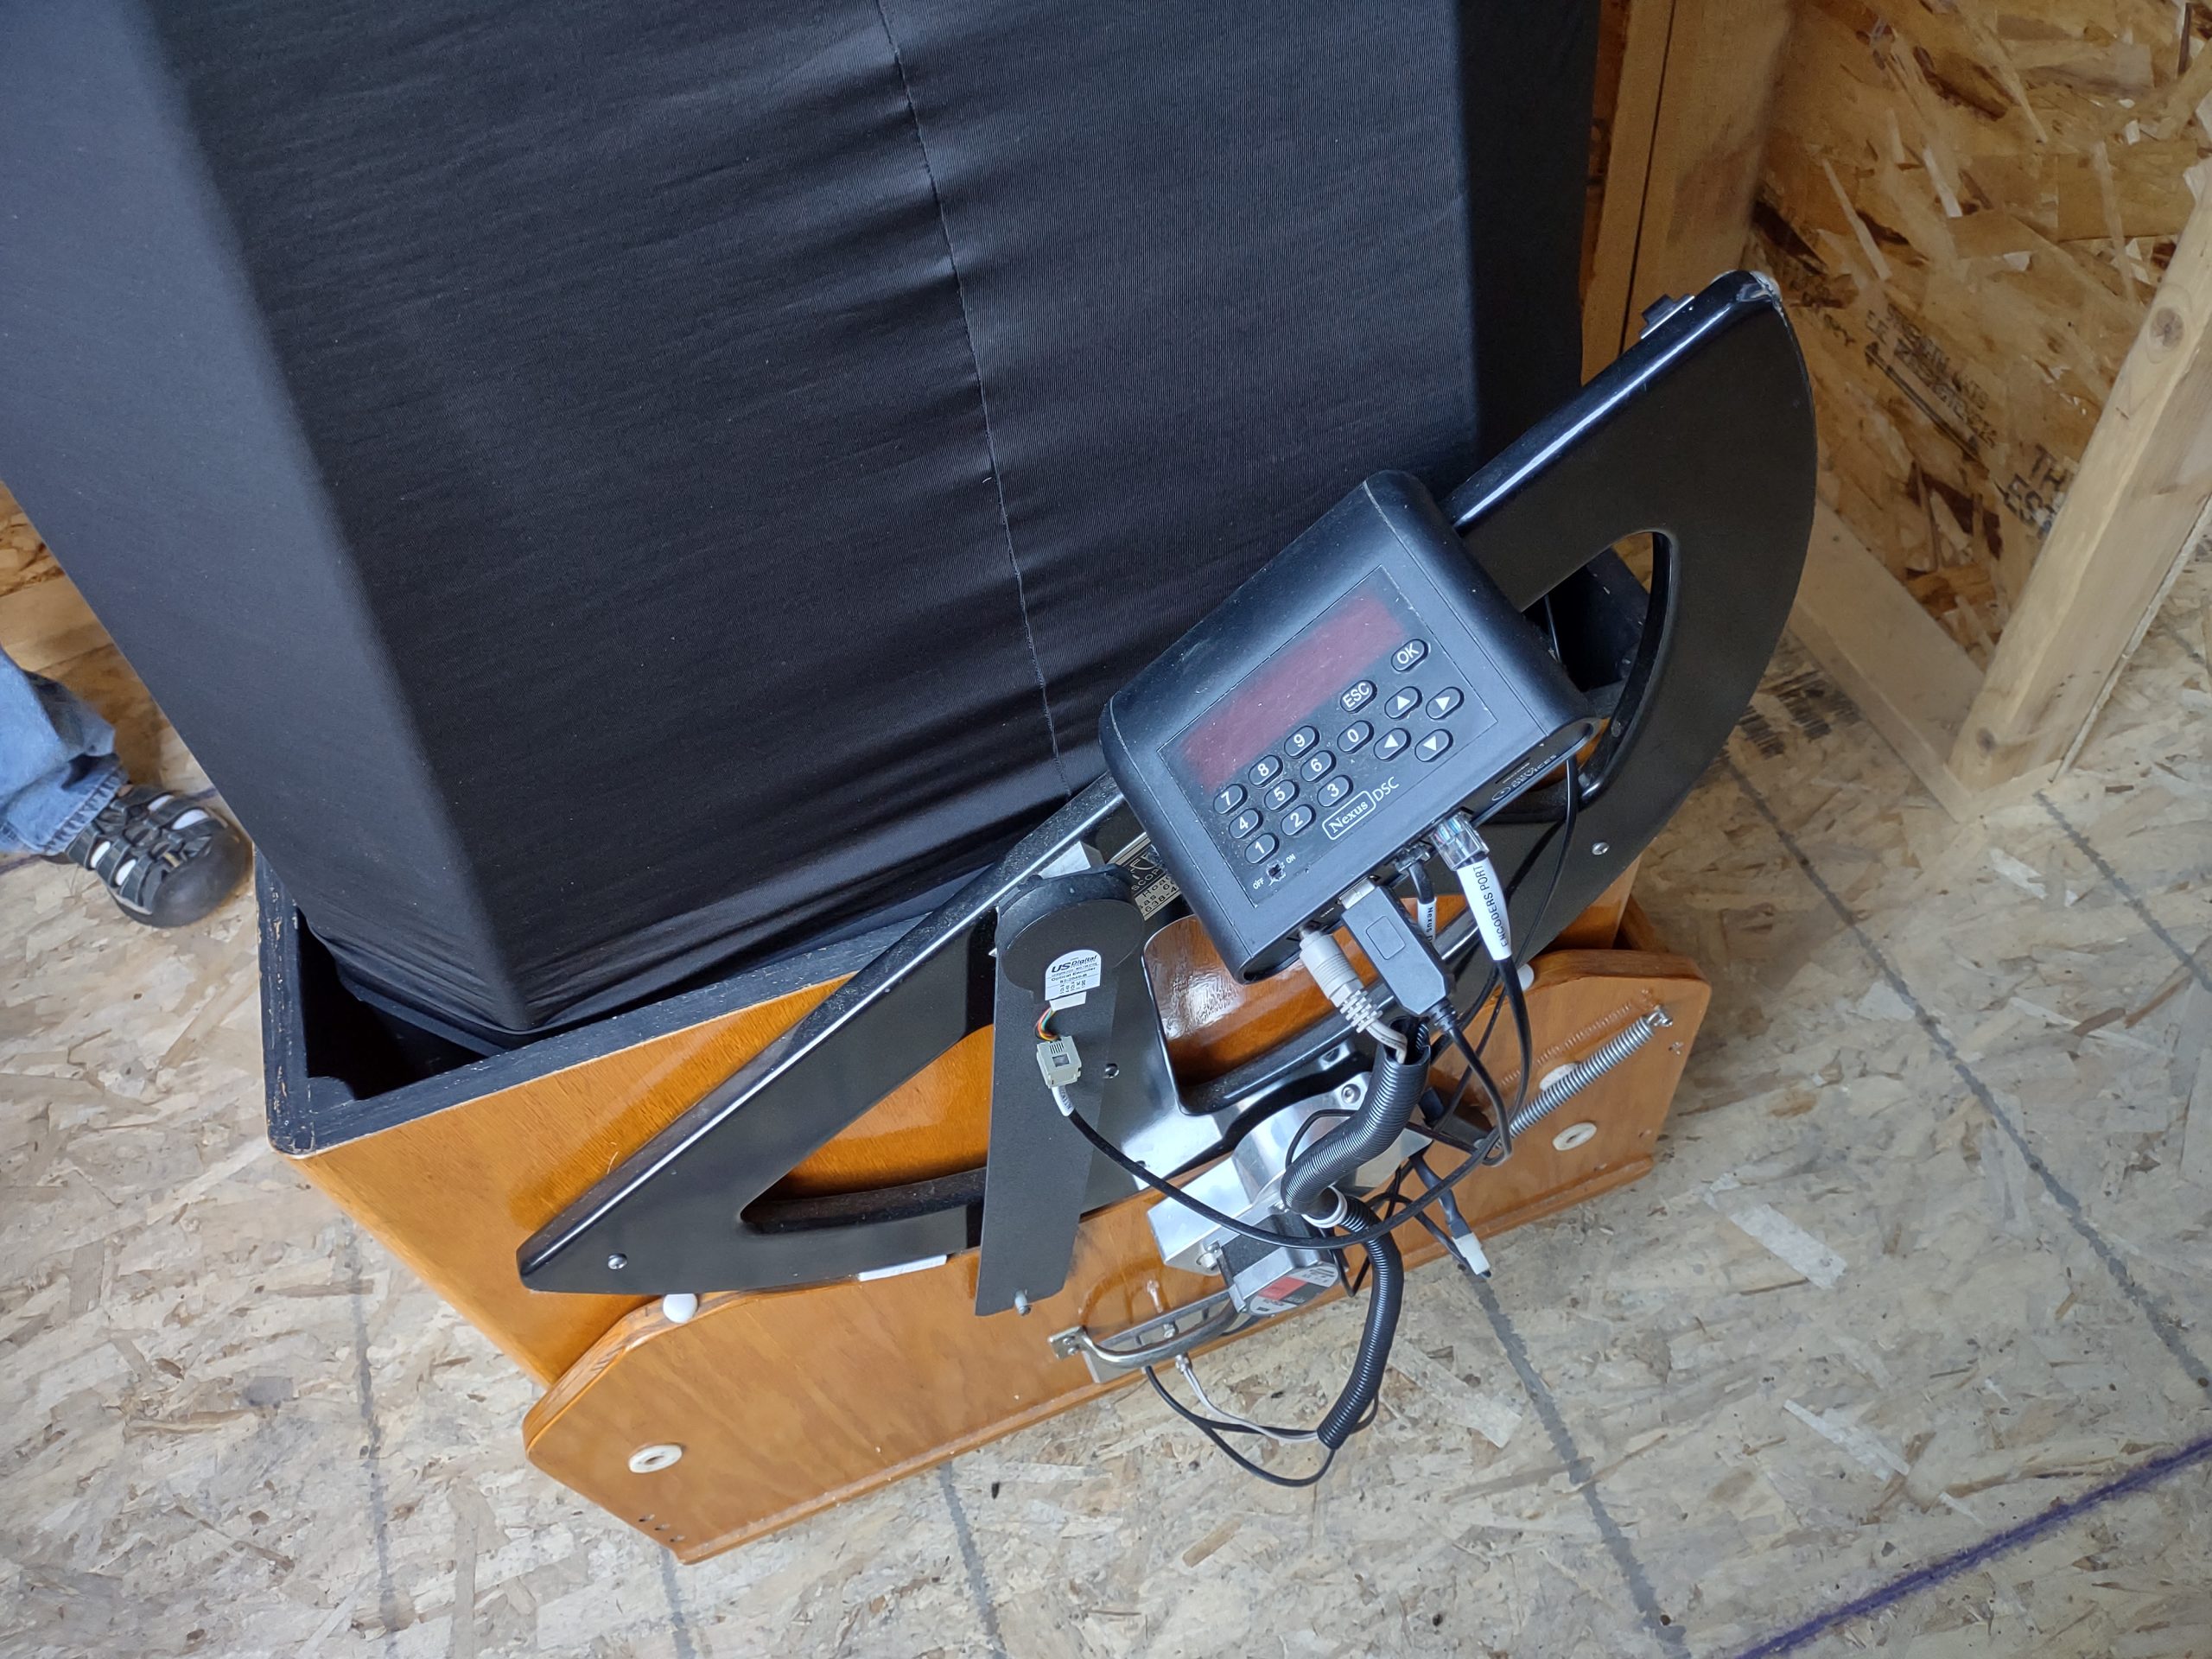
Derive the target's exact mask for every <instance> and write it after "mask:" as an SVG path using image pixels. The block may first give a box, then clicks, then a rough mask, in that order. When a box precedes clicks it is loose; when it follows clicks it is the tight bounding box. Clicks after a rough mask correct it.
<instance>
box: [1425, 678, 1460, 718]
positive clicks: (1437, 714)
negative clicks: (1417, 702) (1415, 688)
mask: <svg viewBox="0 0 2212 1659" xmlns="http://www.w3.org/2000/svg"><path fill="white" fill-rule="evenodd" d="M1466 700H1467V698H1466V694H1465V692H1463V691H1461V690H1459V687H1458V686H1456V685H1447V686H1446V687H1445V688H1444V690H1441V691H1440V692H1438V693H1437V694H1436V695H1435V696H1433V697H1431V698H1430V699H1429V700H1428V717H1429V718H1430V719H1431V720H1441V719H1443V718H1444V716H1445V715H1448V714H1450V713H1451V712H1452V710H1453V709H1457V708H1458V707H1459V705H1460V704H1461V703H1463V702H1465V701H1466Z"/></svg>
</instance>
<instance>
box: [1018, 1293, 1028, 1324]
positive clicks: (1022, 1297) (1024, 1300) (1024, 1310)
mask: <svg viewBox="0 0 2212 1659" xmlns="http://www.w3.org/2000/svg"><path fill="white" fill-rule="evenodd" d="M1014 1313H1016V1314H1018V1315H1020V1316H1021V1317H1023V1318H1025V1319H1026V1318H1027V1316H1028V1313H1029V1293H1028V1292H1027V1291H1026V1290H1017V1291H1015V1292H1014Z"/></svg>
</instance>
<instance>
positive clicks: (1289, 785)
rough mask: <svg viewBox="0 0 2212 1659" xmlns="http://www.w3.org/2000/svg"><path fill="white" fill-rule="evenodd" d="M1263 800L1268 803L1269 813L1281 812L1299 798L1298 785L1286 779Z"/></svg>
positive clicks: (1269, 791)
mask: <svg viewBox="0 0 2212 1659" xmlns="http://www.w3.org/2000/svg"><path fill="white" fill-rule="evenodd" d="M1297 798H1298V785H1296V784H1294V783H1293V782H1291V780H1290V779H1287V778H1285V779H1281V781H1279V782H1278V783H1276V784H1275V785H1274V787H1273V788H1271V789H1269V790H1268V792H1267V793H1266V794H1265V795H1264V796H1262V800H1264V801H1266V802H1267V804H1268V810H1269V811H1271V812H1280V811H1281V810H1282V809H1283V808H1284V807H1286V806H1288V805H1289V804H1291V803H1292V802H1293V801H1294V800H1296V799H1297Z"/></svg>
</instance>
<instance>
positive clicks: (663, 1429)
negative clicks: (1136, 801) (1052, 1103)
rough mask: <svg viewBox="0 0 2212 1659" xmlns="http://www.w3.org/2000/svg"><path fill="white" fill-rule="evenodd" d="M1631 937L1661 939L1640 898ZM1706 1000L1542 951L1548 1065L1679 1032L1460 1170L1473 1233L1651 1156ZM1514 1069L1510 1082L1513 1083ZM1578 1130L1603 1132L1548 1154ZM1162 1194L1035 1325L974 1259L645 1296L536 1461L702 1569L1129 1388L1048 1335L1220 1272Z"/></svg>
mask: <svg viewBox="0 0 2212 1659" xmlns="http://www.w3.org/2000/svg"><path fill="white" fill-rule="evenodd" d="M1625 931H1626V932H1627V935H1628V938H1629V939H1630V942H1631V943H1643V944H1649V943H1651V941H1649V938H1648V931H1647V930H1646V929H1645V928H1644V927H1643V925H1642V923H1641V918H1640V917H1639V916H1638V915H1637V913H1636V912H1634V910H1633V908H1632V907H1631V908H1630V912H1629V916H1628V918H1627V927H1626V930H1625ZM1706 1000H1707V988H1706V986H1705V983H1704V982H1703V980H1702V979H1701V978H1700V977H1699V976H1698V974H1697V970H1696V969H1695V968H1694V966H1693V965H1692V964H1691V963H1688V961H1687V960H1685V959H1683V958H1681V957H1671V956H1668V955H1665V954H1663V953H1660V952H1657V951H1655V950H1563V951H1555V952H1553V953H1551V954H1549V955H1548V956H1546V957H1542V958H1541V959H1540V960H1539V963H1538V964H1537V975H1536V980H1535V984H1534V985H1533V986H1532V987H1531V988H1530V993H1529V1003H1530V1013H1531V1016H1532V1019H1533V1020H1534V1023H1535V1034H1536V1041H1537V1048H1538V1056H1537V1060H1536V1065H1535V1071H1536V1075H1537V1076H1539V1077H1541V1076H1542V1075H1544V1074H1545V1073H1546V1072H1548V1071H1550V1070H1552V1069H1553V1068H1554V1067H1555V1066H1557V1065H1561V1064H1563V1063H1566V1062H1567V1061H1570V1060H1573V1059H1579V1058H1583V1057H1584V1056H1586V1055H1587V1054H1588V1053H1590V1052H1592V1050H1593V1049H1595V1048H1596V1047H1598V1046H1599V1045H1601V1044H1602V1043H1604V1042H1605V1041H1606V1040H1607V1039H1609V1038H1611V1036H1613V1035H1614V1034H1615V1033H1618V1032H1619V1031H1620V1030H1621V1029H1622V1028H1623V1027H1624V1026H1625V1025H1627V1024H1628V1023H1629V1022H1630V1020H1634V1019H1636V1018H1637V1017H1638V1016H1640V1015H1641V1014H1644V1013H1646V1012H1648V1011H1649V1009H1651V1008H1653V1007H1661V1006H1663V1007H1666V1009H1667V1010H1668V1013H1669V1016H1670V1017H1671V1018H1672V1019H1673V1020H1674V1021H1675V1025H1674V1027H1673V1029H1672V1030H1670V1031H1669V1032H1666V1033H1663V1037H1664V1040H1655V1041H1652V1042H1650V1043H1649V1044H1647V1045H1646V1046H1644V1047H1643V1049H1641V1050H1640V1051H1638V1052H1637V1053H1636V1054H1635V1055H1634V1056H1633V1057H1632V1058H1630V1059H1629V1060H1627V1061H1626V1062H1625V1063H1624V1064H1623V1065H1621V1066H1619V1067H1618V1069H1617V1070H1616V1071H1612V1072H1611V1073H1610V1074H1608V1075H1607V1076H1606V1077H1604V1078H1602V1079H1600V1080H1599V1082H1597V1083H1596V1084H1592V1086H1591V1087H1590V1088H1589V1089H1588V1090H1586V1091H1585V1092H1584V1093H1583V1094H1582V1095H1580V1096H1577V1097H1576V1098H1575V1099H1574V1100H1573V1102H1572V1103H1569V1104H1567V1106H1565V1107H1563V1108H1562V1109H1561V1110H1560V1114H1559V1115H1558V1117H1557V1118H1556V1119H1555V1120H1554V1121H1553V1122H1549V1123H1548V1124H1547V1125H1546V1128H1545V1132H1543V1133H1539V1134H1532V1135H1529V1136H1528V1137H1527V1138H1526V1139H1525V1140H1524V1141H1523V1142H1522V1146H1521V1147H1520V1149H1519V1150H1518V1151H1517V1152H1516V1155H1515V1157H1514V1159H1513V1160H1512V1161H1511V1162H1510V1163H1508V1164H1507V1165H1505V1166H1503V1167H1501V1168H1499V1169H1497V1170H1496V1171H1491V1172H1486V1173H1484V1174H1482V1175H1480V1176H1478V1177H1475V1178H1471V1179H1470V1180H1469V1182H1468V1183H1467V1185H1465V1187H1464V1188H1463V1189H1462V1192H1463V1195H1464V1196H1463V1198H1462V1200H1461V1202H1462V1206H1463V1208H1464V1209H1465V1211H1466V1213H1467V1215H1468V1217H1469V1219H1470V1221H1471V1223H1472V1224H1473V1225H1474V1226H1475V1227H1476V1229H1477V1230H1478V1231H1479V1232H1483V1233H1496V1232H1498V1231H1502V1230H1505V1229H1508V1228H1510V1227H1515V1226H1518V1225H1520V1224H1523V1223H1525V1222H1529V1221H1534V1220H1536V1219H1538V1218H1540V1217H1543V1216H1547V1215H1550V1214H1553V1213H1554V1212H1555V1211H1559V1210H1561V1209H1564V1208H1566V1207H1567V1206H1569V1205H1573V1204H1577V1203H1580V1202H1581V1201H1582V1200H1584V1199H1586V1198H1593V1197H1595V1196H1597V1195H1598V1194H1599V1193H1601V1192H1606V1191H1609V1190H1611V1188H1613V1187H1616V1186H1618V1185H1622V1184H1624V1183H1625V1182H1627V1181H1630V1180H1634V1179H1637V1177H1638V1176H1640V1175H1642V1174H1643V1173H1645V1172H1646V1171H1648V1170H1649V1168H1650V1167H1651V1159H1652V1146H1653V1143H1654V1141H1656V1137H1657V1135H1658V1131H1659V1128H1660V1125H1661V1124H1662V1122H1663V1121H1664V1119H1665V1116H1666V1112H1667V1108H1668V1105H1669V1102H1670V1101H1671V1100H1672V1097H1673V1095H1674V1090H1675V1082H1676V1080H1677V1078H1678V1077H1680V1075H1681V1067H1682V1065H1683V1062H1684V1059H1685V1058H1686V1055H1687V1052H1688V1046H1689V1044H1690V1041H1691V1039H1692V1038H1693V1037H1694V1033H1695V1032H1696V1030H1697V1027H1698V1023H1699V1021H1700V1020H1701V1019H1702V1017H1703V1014H1704V1011H1705V1005H1706ZM1516 1075H1517V1073H1516V1072H1515V1071H1508V1073H1507V1074H1506V1075H1504V1076H1502V1077H1500V1079H1499V1080H1500V1082H1501V1084H1503V1085H1504V1086H1506V1087H1507V1088H1509V1089H1510V1087H1512V1084H1513V1078H1514V1077H1515V1076H1516ZM1573 1122H1590V1123H1592V1124H1594V1125H1595V1126H1596V1128H1597V1133H1596V1134H1595V1135H1593V1136H1592V1138H1591V1139H1590V1140H1588V1141H1586V1142H1584V1143H1583V1144H1582V1145H1580V1146H1578V1147H1572V1148H1570V1149H1567V1150H1561V1149H1560V1148H1558V1147H1555V1146H1554V1144H1553V1142H1552V1135H1553V1134H1554V1133H1556V1131H1557V1130H1558V1129H1559V1128H1563V1127H1565V1126H1566V1125H1567V1124H1568V1123H1573ZM1437 1162H1438V1166H1439V1167H1440V1168H1448V1167H1449V1166H1450V1160H1444V1159H1440V1160H1437ZM1153 1202H1154V1200H1153V1199H1151V1198H1131V1199H1129V1200H1128V1201H1127V1202H1126V1203H1123V1204H1120V1205H1115V1206H1114V1207H1112V1208H1111V1209H1109V1210H1107V1211H1103V1212H1101V1213H1100V1214H1098V1215H1096V1216H1094V1217H1091V1218H1090V1220H1089V1221H1088V1222H1086V1223H1085V1224H1084V1228H1083V1231H1082V1234H1081V1236H1080V1238H1079V1239H1078V1242H1077V1257H1076V1262H1075V1264H1074V1267H1073V1268H1072V1270H1071V1273H1070V1274H1069V1277H1068V1282H1067V1286H1066V1287H1065V1289H1064V1290H1063V1291H1062V1292H1061V1293H1060V1294H1058V1295H1057V1296H1054V1297H1052V1298H1051V1299H1050V1300H1046V1301H1043V1302H1040V1303H1039V1304H1038V1306H1036V1307H1035V1308H1034V1309H1033V1310H1032V1312H1031V1313H1030V1314H1029V1316H1028V1317H1027V1318H1026V1319H1025V1318H1020V1317H1017V1316H1015V1315H1014V1314H1011V1313H1007V1314H1001V1315H997V1316H995V1317H994V1318H991V1319H976V1318H975V1317H974V1314H973V1312H972V1307H973V1299H974V1294H975V1262H974V1258H973V1257H972V1256H969V1257H965V1258H961V1259H957V1260H955V1261H954V1262H950V1263H948V1264H946V1265H944V1266H943V1267H939V1268H931V1269H928V1270H925V1271H922V1272H918V1273H913V1274H904V1275H901V1276H899V1277H896V1278H891V1279H885V1280H878V1281H872V1282H868V1283H847V1284H839V1285H832V1286H825V1287H818V1288H815V1289H810V1290H799V1291H789V1292H781V1293H775V1294H730V1295H722V1296H715V1297H709V1298H708V1299H707V1300H705V1301H704V1302H703V1303H702V1305H701V1306H700V1309H699V1311H698V1313H696V1316H695V1317H694V1318H693V1319H690V1321H688V1322H687V1323H684V1324H683V1325H676V1324H672V1323H671V1322H670V1321H668V1320H667V1319H664V1317H663V1316H662V1314H661V1313H660V1311H659V1308H658V1306H649V1307H642V1308H639V1309H638V1310H637V1311H635V1312H633V1313H630V1314H629V1315H628V1316H627V1317H626V1318H624V1319H621V1320H620V1321H619V1322H618V1323H617V1324H616V1325H614V1326H613V1328H612V1329H610V1330H609V1331H608V1332H607V1333H606V1335H605V1336H604V1337H602V1338H601V1339H600V1340H599V1341H598V1342H597V1343H595V1344H593V1346H592V1348H591V1350H590V1351H588V1353H586V1354H585V1355H584V1356H583V1357H582V1359H580V1360H579V1361H578V1362H577V1363H576V1364H575V1366H574V1367H572V1368H571V1369H570V1370H569V1372H568V1374H567V1375H565V1376H563V1378H562V1379H561V1380H560V1382H559V1383H557V1384H556V1386H555V1387H554V1389H552V1391H551V1392H550V1394H548V1395H546V1397H545V1398H544V1399H543V1401H541V1402H539V1403H538V1405H537V1407H536V1408H534V1409H533V1410H532V1411H531V1414H530V1415H529V1418H528V1419H527V1421H526V1422H525V1425H524V1440H525V1443H526V1445H527V1446H528V1448H529V1452H530V1456H531V1461H532V1462H534V1463H536V1464H537V1465H538V1466H539V1467H540V1468H541V1469H543V1470H544V1471H546V1472H548V1473H549V1474H551V1475H553V1476H554V1477H555V1478H557V1479H559V1480H561V1481H563V1483H564V1484H568V1485H569V1486H570V1487H572V1488H574V1489H575V1491H578V1492H580V1493H582V1495H583V1496H585V1497H588V1498H590V1499H592V1501H593V1502H594V1503H599V1504H600V1505H601V1507H603V1508H605V1509H607V1510H609V1511H610V1512H612V1513H613V1514H614V1515H616V1516H620V1518H622V1519H623V1520H625V1521H626V1522H629V1523H630V1524H632V1525H633V1526H636V1527H638V1528H639V1529H640V1530H641V1531H644V1532H645V1533H646V1534H647V1535H649V1536H651V1537H653V1538H655V1539H656V1540H658V1541H660V1542H663V1543H664V1544H666V1545H667V1546H668V1547H669V1548H671V1549H673V1550H675V1551H676V1552H677V1554H678V1555H680V1556H682V1557H683V1559H685V1560H696V1559H698V1558H700V1557H702V1556H705V1555H709V1554H714V1553H715V1552H716V1551H719V1550H722V1549H727V1548H731V1547H733V1546H734V1545H736V1544H740V1543H742V1542H745V1541H747V1540H749V1539H753V1538H756V1537H759V1536H760V1535H763V1534H765V1533H767V1532H771V1531H773V1530H775V1529H778V1528H780V1527H785V1526H788V1525H790V1524H791V1523H792V1522H795V1521H798V1520H800V1519H802V1518H803V1517H804V1516H808V1515H810V1514H814V1513H816V1512H817V1511H819V1510H822V1509H823V1508H826V1507H828V1506H829V1505H830V1504H833V1503H838V1502H841V1501H842V1500H843V1499H845V1498H849V1497H854V1496H855V1495H857V1494H859V1493H861V1492H864V1491H869V1490H872V1489H873V1488H875V1487H877V1486H880V1485H883V1484H887V1483H888V1482H891V1481H894V1480H898V1479H899V1478H903V1477H904V1476H906V1475H908V1474H911V1473H913V1472H915V1471H918V1470H920V1469H925V1468H927V1467H929V1466H930V1465H932V1464H935V1463H938V1462H940V1461H942V1460H944V1459H946V1458H949V1457H952V1456H954V1455H957V1453H959V1452H963V1451H965V1450H968V1449H969V1448H970V1447H973V1446H978V1445H981V1444H982V1443H983V1442H985V1441H987V1440H993V1439H995V1438H996V1437H998V1436H999V1435H1001V1434H1006V1433H1012V1432H1013V1431H1014V1430H1016V1429H1018V1428H1021V1427H1026V1426H1027V1425H1029V1424H1031V1423H1033V1422H1036V1421H1040V1420H1041V1419H1043V1418H1045V1417H1048V1416H1051V1415H1052V1414H1055V1413H1057V1412H1060V1411H1065V1410H1067V1409H1069V1408H1071V1407H1074V1406H1077V1405H1081V1404H1083V1403H1084V1402H1087V1401H1090V1400H1093V1399H1096V1398H1097V1397H1099V1396H1100V1395H1103V1393H1105V1392H1106V1391H1107V1389H1108V1388H1109V1387H1114V1386H1119V1385H1118V1384H1099V1383H1093V1382H1092V1381H1091V1380H1090V1374H1089V1372H1088V1370H1086V1369H1085V1368H1084V1365H1083V1364H1082V1363H1081V1362H1080V1361H1078V1360H1072V1359H1060V1358H1058V1357H1055V1356H1054V1355H1053V1354H1052V1351H1051V1349H1050V1347H1049V1346H1048V1342H1047V1338H1049V1337H1050V1336H1051V1334H1052V1332H1056V1331H1058V1330H1062V1329H1065V1328H1066V1327H1067V1326H1069V1325H1077V1324H1081V1325H1088V1326H1090V1327H1091V1328H1093V1329H1094V1330H1096V1331H1099V1332H1113V1331H1116V1330H1118V1329H1121V1328H1122V1327H1125V1326H1127V1325H1131V1324H1133V1323H1135V1322H1136V1321H1137V1320H1139V1319H1143V1318H1146V1317H1147V1316H1149V1315H1151V1314H1153V1313H1157V1312H1160V1311H1161V1310H1163V1309H1166V1308H1170V1307H1175V1306H1181V1305H1183V1304H1185V1303H1188V1302H1191V1301H1193V1300H1197V1299H1198V1297H1199V1296H1201V1295H1204V1294H1206V1293H1207V1292H1208V1291H1209V1290H1211V1289H1212V1288H1214V1287H1216V1286H1217V1283H1218V1281H1214V1280H1209V1279H1204V1278H1201V1277H1199V1276H1198V1275H1196V1274H1185V1273H1180V1272H1177V1271H1174V1270H1173V1269H1170V1268H1165V1267H1163V1266H1162V1265H1161V1263H1160V1259H1159V1255H1158V1253H1157V1251H1156V1250H1155V1249H1154V1245H1153V1241H1152V1236H1151V1231H1150V1229H1149V1228H1148V1226H1147V1224H1146V1220H1145V1212H1146V1211H1147V1209H1148V1208H1149V1207H1150V1205H1151V1204H1152V1203H1153ZM1405 1244H1406V1249H1407V1254H1408V1260H1409V1261H1411V1262H1423V1261H1426V1260H1427V1259H1429V1258H1430V1257H1431V1256H1433V1255H1435V1254H1436V1249H1435V1247H1434V1245H1433V1243H1431V1242H1430V1241H1429V1240H1428V1238H1427V1235H1425V1234H1423V1233H1420V1232H1418V1231H1409V1232H1408V1235H1407V1236H1406V1239H1405ZM657 1444H676V1445H680V1446H683V1448H684V1453H683V1458H682V1459H681V1460H680V1461H678V1462H677V1463H676V1464H675V1465H672V1466H671V1467H669V1468H666V1469H663V1470H660V1471H658V1472H654V1473H649V1474H637V1473H633V1472H632V1471H631V1470H630V1468H629V1459H630V1457H631V1455H632V1452H634V1451H636V1450H637V1449H638V1448H639V1447H641V1446H650V1445H657Z"/></svg>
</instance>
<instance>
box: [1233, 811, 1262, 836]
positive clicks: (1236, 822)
mask: <svg viewBox="0 0 2212 1659" xmlns="http://www.w3.org/2000/svg"><path fill="white" fill-rule="evenodd" d="M1260 823H1261V818H1260V815H1259V814H1258V813H1257V812H1255V811H1254V810H1252V809H1251V808H1250V807H1249V806H1248V807H1246V808H1245V809H1244V810H1243V811H1242V812H1239V813H1238V814H1237V815H1236V817H1233V818H1231V819H1230V821H1229V833H1230V835H1232V836H1236V839H1237V840H1239V841H1242V840H1243V839H1244V837H1245V836H1249V835H1250V834H1251V833H1252V832H1253V831H1254V830H1255V829H1258V828H1259V827H1260Z"/></svg>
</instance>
